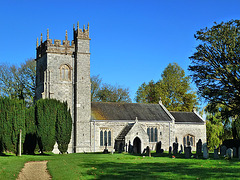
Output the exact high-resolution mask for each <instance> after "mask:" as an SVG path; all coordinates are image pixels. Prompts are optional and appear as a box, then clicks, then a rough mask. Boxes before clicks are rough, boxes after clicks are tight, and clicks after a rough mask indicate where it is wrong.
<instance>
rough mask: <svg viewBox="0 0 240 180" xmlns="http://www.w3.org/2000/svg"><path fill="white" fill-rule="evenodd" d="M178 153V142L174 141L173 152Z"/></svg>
mask: <svg viewBox="0 0 240 180" xmlns="http://www.w3.org/2000/svg"><path fill="white" fill-rule="evenodd" d="M177 153H178V143H177V142H174V143H173V154H177Z"/></svg>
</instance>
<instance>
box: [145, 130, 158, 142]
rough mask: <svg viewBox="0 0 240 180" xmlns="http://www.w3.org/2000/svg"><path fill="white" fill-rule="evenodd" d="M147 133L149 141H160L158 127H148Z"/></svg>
mask: <svg viewBox="0 0 240 180" xmlns="http://www.w3.org/2000/svg"><path fill="white" fill-rule="evenodd" d="M147 135H148V138H149V142H157V141H158V129H157V128H155V127H148V128H147Z"/></svg>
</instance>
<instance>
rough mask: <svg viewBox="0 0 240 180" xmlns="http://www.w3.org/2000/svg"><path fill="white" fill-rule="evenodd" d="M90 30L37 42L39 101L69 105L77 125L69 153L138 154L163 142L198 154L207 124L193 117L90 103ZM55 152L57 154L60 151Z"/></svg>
mask: <svg viewBox="0 0 240 180" xmlns="http://www.w3.org/2000/svg"><path fill="white" fill-rule="evenodd" d="M89 45H90V38H89V24H88V25H87V27H86V28H85V26H83V29H80V28H79V23H78V24H77V28H75V27H73V40H72V41H71V43H70V41H69V40H68V34H67V31H66V35H65V40H63V41H61V40H52V39H50V37H49V31H47V39H46V40H45V41H43V38H42V35H41V39H40V42H38V40H37V57H36V64H37V66H36V71H37V76H36V98H37V99H40V98H54V99H58V100H61V101H67V103H68V106H69V108H70V109H71V115H72V119H73V128H72V129H73V131H72V137H71V141H70V143H69V146H68V152H69V153H77V152H99V151H103V150H104V148H106V147H107V149H108V150H109V151H112V150H115V151H123V150H127V147H129V145H131V146H132V147H133V151H134V152H135V153H142V152H143V150H144V149H145V148H146V147H147V146H149V147H150V148H151V149H152V150H155V149H156V144H157V143H158V142H161V145H162V149H163V150H168V148H169V146H172V145H173V143H174V142H177V143H178V144H179V145H182V146H186V145H187V144H190V145H191V146H192V149H193V150H195V149H196V142H197V141H198V140H199V139H201V140H202V142H203V143H205V142H206V124H205V121H204V120H203V119H202V118H201V117H200V116H199V115H198V114H197V113H196V112H195V111H193V112H169V111H168V110H167V109H166V108H165V106H164V105H163V104H162V102H161V100H160V101H159V104H141V103H108V102H91V82H90V48H89V47H90V46H89ZM54 152H55V153H58V152H59V151H58V149H57V145H55V147H54Z"/></svg>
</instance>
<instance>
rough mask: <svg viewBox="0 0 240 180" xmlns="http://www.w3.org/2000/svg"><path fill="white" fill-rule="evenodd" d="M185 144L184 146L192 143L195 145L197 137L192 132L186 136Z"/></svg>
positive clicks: (184, 138)
mask: <svg viewBox="0 0 240 180" xmlns="http://www.w3.org/2000/svg"><path fill="white" fill-rule="evenodd" d="M183 144H184V146H188V144H190V145H191V146H195V137H194V136H193V135H190V134H188V135H186V136H184V137H183Z"/></svg>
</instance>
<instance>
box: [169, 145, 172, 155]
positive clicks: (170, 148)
mask: <svg viewBox="0 0 240 180" xmlns="http://www.w3.org/2000/svg"><path fill="white" fill-rule="evenodd" d="M168 153H169V155H170V154H172V146H169V150H168Z"/></svg>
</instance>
